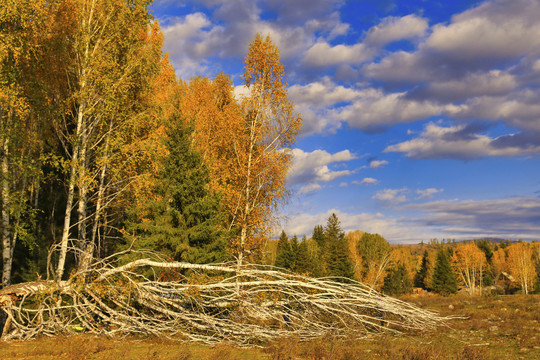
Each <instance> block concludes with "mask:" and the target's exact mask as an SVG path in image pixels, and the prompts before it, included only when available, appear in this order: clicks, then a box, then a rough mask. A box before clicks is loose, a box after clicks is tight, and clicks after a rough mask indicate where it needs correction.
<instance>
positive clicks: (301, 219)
mask: <svg viewBox="0 0 540 360" xmlns="http://www.w3.org/2000/svg"><path fill="white" fill-rule="evenodd" d="M332 213H334V214H336V215H337V217H338V219H339V220H340V222H341V228H342V230H344V231H353V230H362V231H365V232H369V233H375V234H380V235H382V236H383V237H385V238H386V239H387V240H388V241H390V242H392V243H420V241H422V240H427V239H430V238H433V237H436V233H432V232H427V231H426V230H429V229H428V228H425V229H421V230H419V228H418V227H414V226H410V225H409V224H406V223H402V222H400V221H399V220H397V219H395V218H392V217H385V216H384V215H382V214H381V213H376V214H369V213H360V214H354V213H348V212H343V211H340V210H338V209H330V210H328V211H326V212H320V213H316V214H308V213H303V214H297V215H294V216H292V217H290V218H289V219H288V221H287V222H286V223H285V224H283V226H284V229H285V231H286V232H287V234H297V235H299V236H302V235H306V236H308V237H309V236H311V234H312V233H313V228H314V227H315V226H316V225H326V222H327V220H328V218H329V217H330V215H332ZM276 235H277V234H276Z"/></svg>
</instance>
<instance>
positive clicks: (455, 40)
mask: <svg viewBox="0 0 540 360" xmlns="http://www.w3.org/2000/svg"><path fill="white" fill-rule="evenodd" d="M539 17H540V3H539V2H538V1H537V0H504V1H486V2H484V3H483V4H481V5H480V6H478V7H476V8H473V9H471V10H468V11H465V12H463V13H461V14H458V15H456V16H454V17H453V18H452V22H451V23H450V24H449V25H442V24H440V25H436V26H435V27H434V28H433V33H432V34H431V36H430V37H429V38H428V39H427V41H426V46H427V47H428V48H429V49H432V50H435V51H437V52H440V53H443V54H445V55H446V56H449V57H453V58H457V59H460V60H478V59H493V58H509V57H513V58H516V57H520V56H523V55H526V54H529V53H530V52H533V51H536V50H538V48H539V46H540V37H539V36H537V35H538V34H539V33H540V23H539V22H538V18H539Z"/></svg>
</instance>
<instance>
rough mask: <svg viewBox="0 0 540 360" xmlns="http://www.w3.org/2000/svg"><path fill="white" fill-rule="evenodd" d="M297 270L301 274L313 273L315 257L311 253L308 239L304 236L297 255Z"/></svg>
mask: <svg viewBox="0 0 540 360" xmlns="http://www.w3.org/2000/svg"><path fill="white" fill-rule="evenodd" d="M295 265H296V266H295V271H296V272H297V273H299V274H309V275H313V259H312V258H311V256H310V254H309V248H308V243H307V239H306V237H305V236H304V238H303V239H302V241H301V242H300V244H298V255H297V257H296V264H295Z"/></svg>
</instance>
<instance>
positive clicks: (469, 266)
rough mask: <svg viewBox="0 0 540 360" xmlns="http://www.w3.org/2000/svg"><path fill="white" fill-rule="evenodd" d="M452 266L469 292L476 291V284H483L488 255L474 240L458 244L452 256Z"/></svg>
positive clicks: (472, 293) (473, 292) (471, 293)
mask: <svg viewBox="0 0 540 360" xmlns="http://www.w3.org/2000/svg"><path fill="white" fill-rule="evenodd" d="M452 266H453V268H454V269H455V271H456V273H457V274H458V276H459V279H460V280H461V282H462V283H463V284H464V285H465V287H467V289H468V291H469V294H470V295H474V294H475V293H476V286H480V287H481V286H482V276H483V272H484V270H485V267H486V255H485V254H484V252H483V251H482V250H480V249H479V248H478V246H476V244H475V243H474V242H469V243H461V244H458V245H457V246H456V249H455V252H454V255H453V256H452Z"/></svg>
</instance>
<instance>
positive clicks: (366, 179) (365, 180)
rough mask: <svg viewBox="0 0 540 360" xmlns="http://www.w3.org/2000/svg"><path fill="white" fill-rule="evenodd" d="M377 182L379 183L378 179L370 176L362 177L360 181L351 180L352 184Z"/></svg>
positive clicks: (373, 183)
mask: <svg viewBox="0 0 540 360" xmlns="http://www.w3.org/2000/svg"><path fill="white" fill-rule="evenodd" d="M378 183H379V180H377V179H374V178H372V177H366V178H364V179H362V181H353V184H356V185H375V184H378Z"/></svg>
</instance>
